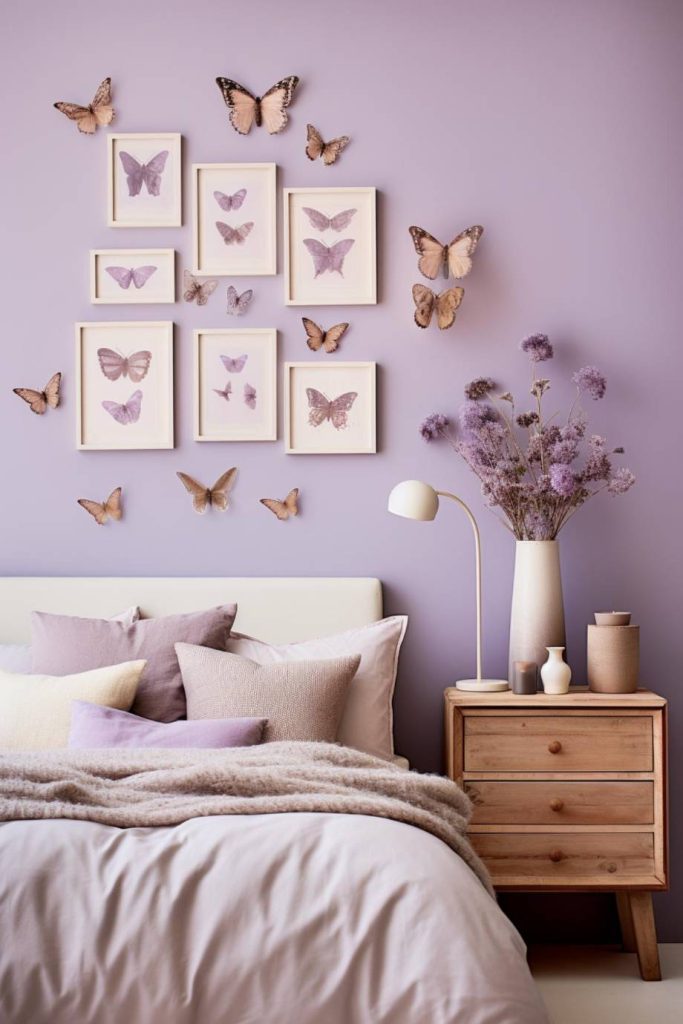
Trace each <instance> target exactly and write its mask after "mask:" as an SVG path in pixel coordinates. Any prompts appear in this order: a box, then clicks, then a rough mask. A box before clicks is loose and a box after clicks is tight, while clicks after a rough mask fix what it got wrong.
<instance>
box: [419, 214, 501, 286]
mask: <svg viewBox="0 0 683 1024" xmlns="http://www.w3.org/2000/svg"><path fill="white" fill-rule="evenodd" d="M408 230H409V231H410V234H411V237H412V239H413V244H414V245H415V251H416V252H417V254H418V256H419V257H420V259H419V260H418V261H417V265H418V267H419V268H420V273H421V274H424V276H425V277H428V278H429V279H430V280H431V281H433V280H434V278H435V277H437V275H438V273H439V271H441V273H442V274H443V276H444V279H448V275H449V273H450V274H452V275H453V277H455V278H460V277H466V276H467V274H469V272H470V270H471V269H472V255H473V253H474V250H475V249H476V248H477V243H478V242H479V239H480V238H481V236H482V234H483V231H484V229H483V228H482V227H480V226H479V225H478V224H475V225H474V226H473V227H471V228H466V229H465V230H464V231H461V232H460V234H459V235H456V236H455V238H454V239H453V241H452V242H450V243H449V244H448V245H442V243H441V242H437V240H436V238H434V236H433V235H430V234H429V232H428V231H425V230H424V228H418V227H415V226H413V227H411V228H408Z"/></svg>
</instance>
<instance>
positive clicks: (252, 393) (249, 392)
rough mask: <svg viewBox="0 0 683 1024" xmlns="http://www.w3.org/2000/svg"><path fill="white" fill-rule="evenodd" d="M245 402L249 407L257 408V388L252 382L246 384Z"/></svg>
mask: <svg viewBox="0 0 683 1024" xmlns="http://www.w3.org/2000/svg"><path fill="white" fill-rule="evenodd" d="M244 404H245V405H246V406H247V408H249V409H255V408H256V388H255V387H252V385H251V384H245V385H244Z"/></svg>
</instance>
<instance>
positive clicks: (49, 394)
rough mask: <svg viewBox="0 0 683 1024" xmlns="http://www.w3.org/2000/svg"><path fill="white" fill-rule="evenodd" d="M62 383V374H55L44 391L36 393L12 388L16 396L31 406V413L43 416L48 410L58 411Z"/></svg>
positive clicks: (28, 389) (25, 389)
mask: <svg viewBox="0 0 683 1024" xmlns="http://www.w3.org/2000/svg"><path fill="white" fill-rule="evenodd" d="M61 382H62V375H61V373H55V374H53V375H52V377H50V379H49V381H48V382H47V384H46V385H45V387H44V388H43V390H42V391H35V390H34V389H33V388H12V390H13V392H14V394H15V395H18V396H19V398H22V399H23V400H24V401H25V402H26V403H27V404H28V406H29V408H30V410H31V412H35V413H36V414H37V415H38V416H42V415H43V413H44V412H45V410H46V409H56V408H57V406H58V405H59V389H60V385H61Z"/></svg>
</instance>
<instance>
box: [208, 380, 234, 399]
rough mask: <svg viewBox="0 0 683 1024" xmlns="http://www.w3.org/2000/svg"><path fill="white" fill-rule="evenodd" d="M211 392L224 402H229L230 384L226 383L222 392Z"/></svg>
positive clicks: (216, 390) (215, 389) (214, 390)
mask: <svg viewBox="0 0 683 1024" xmlns="http://www.w3.org/2000/svg"><path fill="white" fill-rule="evenodd" d="M212 390H213V392H214V394H215V395H218V396H219V398H224V399H225V401H226V402H229V401H230V395H231V394H232V384H231V382H230V381H228V383H227V384H226V385H225V387H224V388H223V390H222V391H221V390H219V389H218V388H213V389H212Z"/></svg>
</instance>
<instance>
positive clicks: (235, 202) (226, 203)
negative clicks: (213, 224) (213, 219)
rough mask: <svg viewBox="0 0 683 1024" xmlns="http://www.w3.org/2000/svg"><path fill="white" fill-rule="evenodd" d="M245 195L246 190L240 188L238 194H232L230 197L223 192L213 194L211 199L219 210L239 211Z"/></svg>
mask: <svg viewBox="0 0 683 1024" xmlns="http://www.w3.org/2000/svg"><path fill="white" fill-rule="evenodd" d="M246 195H247V190H246V188H241V189H240V190H239V192H233V194H232V195H231V196H228V195H226V194H225V192H214V194H213V197H214V199H215V200H216V202H217V203H218V205H219V206H220V208H221V210H239V208H240V206H241V205H242V203H243V202H244V200H245V198H246Z"/></svg>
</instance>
